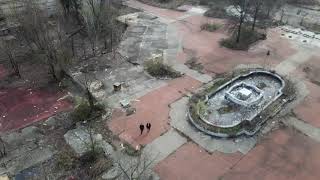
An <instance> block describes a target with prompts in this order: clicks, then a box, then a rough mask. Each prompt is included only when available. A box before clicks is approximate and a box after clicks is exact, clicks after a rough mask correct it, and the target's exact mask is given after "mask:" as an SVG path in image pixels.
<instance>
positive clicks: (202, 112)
mask: <svg viewBox="0 0 320 180" xmlns="http://www.w3.org/2000/svg"><path fill="white" fill-rule="evenodd" d="M196 111H197V113H198V114H199V115H202V116H203V115H205V113H206V111H207V105H206V103H205V102H204V101H199V102H198V103H197V105H196Z"/></svg>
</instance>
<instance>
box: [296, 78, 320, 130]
mask: <svg viewBox="0 0 320 180" xmlns="http://www.w3.org/2000/svg"><path fill="white" fill-rule="evenodd" d="M305 84H306V86H307V88H308V90H309V95H308V96H307V97H306V98H305V99H304V100H303V102H302V103H300V104H299V105H298V106H297V107H296V108H295V109H294V113H295V114H296V115H297V116H298V118H300V119H301V120H303V121H305V122H307V123H310V124H311V125H313V126H315V127H318V128H320V111H319V109H320V86H318V85H316V84H314V83H311V82H309V81H305Z"/></svg>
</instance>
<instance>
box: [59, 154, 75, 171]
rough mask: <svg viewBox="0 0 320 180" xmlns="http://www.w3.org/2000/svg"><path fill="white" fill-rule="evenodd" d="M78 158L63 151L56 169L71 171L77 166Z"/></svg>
mask: <svg viewBox="0 0 320 180" xmlns="http://www.w3.org/2000/svg"><path fill="white" fill-rule="evenodd" d="M76 162H77V159H76V156H75V155H74V154H72V153H71V152H70V151H62V152H60V153H59V154H58V158H57V163H56V167H57V168H58V169H59V170H70V169H73V168H74V167H75V166H76Z"/></svg>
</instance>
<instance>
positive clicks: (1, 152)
mask: <svg viewBox="0 0 320 180" xmlns="http://www.w3.org/2000/svg"><path fill="white" fill-rule="evenodd" d="M6 155H7V150H6V143H5V142H4V141H3V139H2V138H1V136H0V158H3V157H5V156H6Z"/></svg>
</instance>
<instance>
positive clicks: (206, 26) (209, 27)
mask: <svg viewBox="0 0 320 180" xmlns="http://www.w3.org/2000/svg"><path fill="white" fill-rule="evenodd" d="M220 27H221V24H211V23H205V24H202V25H201V26H200V29H201V30H204V31H209V32H214V31H216V30H218V29H220Z"/></svg>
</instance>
